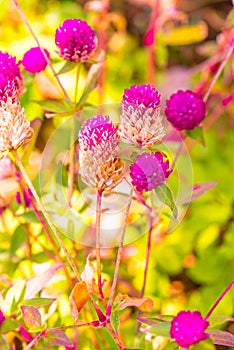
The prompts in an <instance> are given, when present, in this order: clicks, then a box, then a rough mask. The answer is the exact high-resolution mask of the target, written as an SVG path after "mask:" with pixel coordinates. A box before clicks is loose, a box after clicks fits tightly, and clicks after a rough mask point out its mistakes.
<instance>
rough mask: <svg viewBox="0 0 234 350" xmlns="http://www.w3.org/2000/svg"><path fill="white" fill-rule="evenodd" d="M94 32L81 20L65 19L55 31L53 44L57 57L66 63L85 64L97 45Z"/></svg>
mask: <svg viewBox="0 0 234 350" xmlns="http://www.w3.org/2000/svg"><path fill="white" fill-rule="evenodd" d="M96 42H97V38H96V35H95V32H94V30H93V29H92V28H91V27H90V26H89V25H88V23H87V22H85V21H82V20H81V19H76V18H74V19H66V20H65V21H64V22H63V23H62V24H61V26H60V27H59V28H58V29H57V30H56V34H55V43H56V45H57V46H58V48H59V55H60V56H61V57H62V58H63V59H64V60H67V61H72V62H85V61H87V60H88V59H89V57H90V56H91V54H92V53H93V51H94V50H95V48H96V46H97V44H96Z"/></svg>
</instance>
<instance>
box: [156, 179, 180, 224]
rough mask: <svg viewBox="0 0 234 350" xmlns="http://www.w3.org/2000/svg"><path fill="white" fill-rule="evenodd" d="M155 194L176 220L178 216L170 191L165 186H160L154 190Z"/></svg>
mask: <svg viewBox="0 0 234 350" xmlns="http://www.w3.org/2000/svg"><path fill="white" fill-rule="evenodd" d="M155 192H156V195H157V196H158V199H159V200H160V201H161V202H162V203H164V204H166V205H167V206H168V207H169V208H170V209H171V211H172V213H173V216H174V218H175V219H176V218H177V216H178V210H177V207H176V205H175V201H174V198H173V194H172V191H171V189H170V188H169V187H168V186H167V185H166V184H162V185H161V186H158V187H156V188H155Z"/></svg>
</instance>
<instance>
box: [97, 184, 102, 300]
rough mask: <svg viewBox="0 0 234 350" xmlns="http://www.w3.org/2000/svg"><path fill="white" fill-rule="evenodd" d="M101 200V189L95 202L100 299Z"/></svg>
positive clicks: (100, 290)
mask: <svg viewBox="0 0 234 350" xmlns="http://www.w3.org/2000/svg"><path fill="white" fill-rule="evenodd" d="M101 201H102V190H98V191H97V204H96V262H97V277H98V288H99V292H100V297H101V299H103V298H104V295H103V292H102V277H101V254H100V252H101V248H100V224H101Z"/></svg>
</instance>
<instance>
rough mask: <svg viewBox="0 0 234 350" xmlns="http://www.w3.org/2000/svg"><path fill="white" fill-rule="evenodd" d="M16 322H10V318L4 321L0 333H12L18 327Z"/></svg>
mask: <svg viewBox="0 0 234 350" xmlns="http://www.w3.org/2000/svg"><path fill="white" fill-rule="evenodd" d="M18 325H19V324H18V322H17V321H15V320H11V319H10V318H8V319H6V320H5V321H4V322H3V323H2V326H1V333H2V334H5V333H8V332H11V331H13V330H14V329H16V328H17V327H18Z"/></svg>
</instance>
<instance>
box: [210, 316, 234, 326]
mask: <svg viewBox="0 0 234 350" xmlns="http://www.w3.org/2000/svg"><path fill="white" fill-rule="evenodd" d="M226 322H234V318H233V317H230V316H210V317H209V328H212V327H216V326H219V325H221V324H224V323H226Z"/></svg>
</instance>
